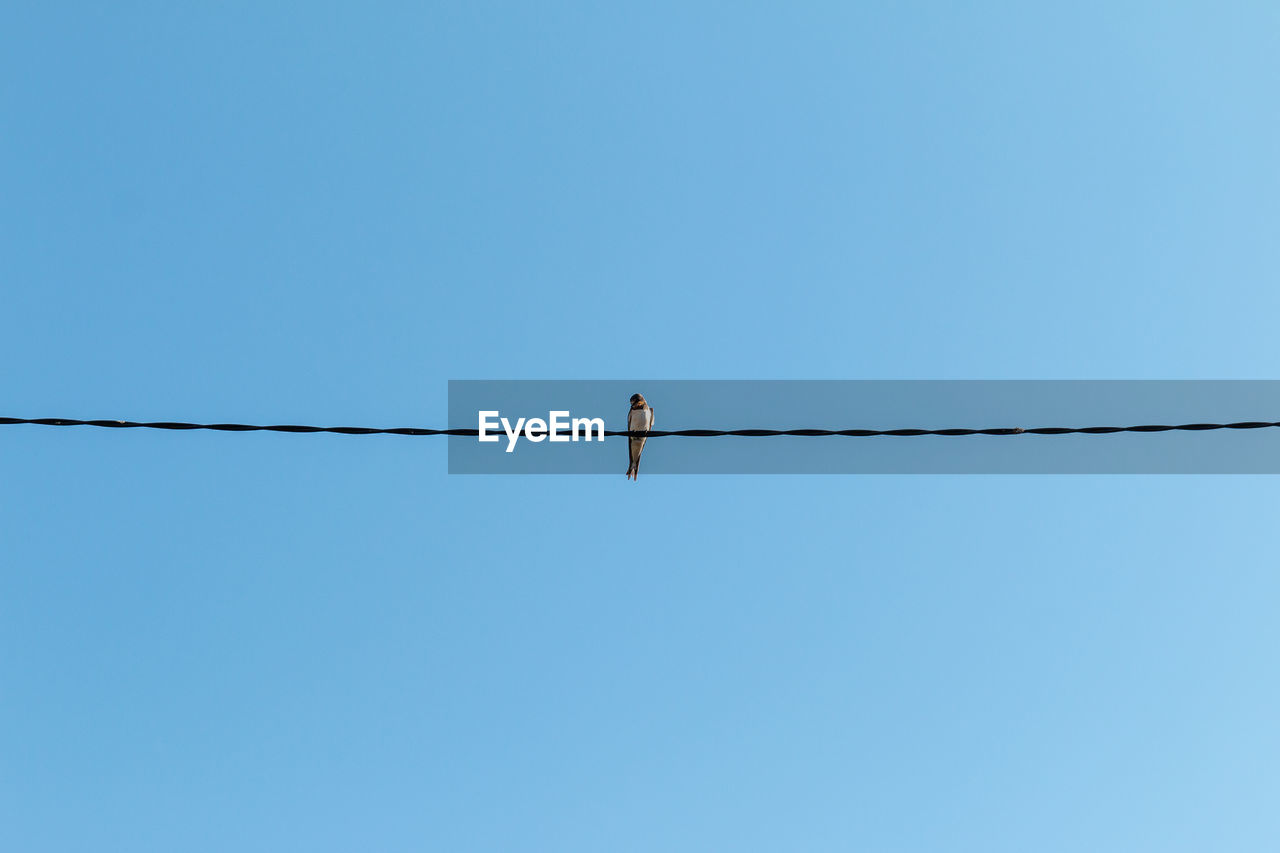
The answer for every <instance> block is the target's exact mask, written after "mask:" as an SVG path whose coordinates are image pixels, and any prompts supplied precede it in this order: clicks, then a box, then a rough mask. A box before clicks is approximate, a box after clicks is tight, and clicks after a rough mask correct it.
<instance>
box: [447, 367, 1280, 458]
mask: <svg viewBox="0 0 1280 853" xmlns="http://www.w3.org/2000/svg"><path fill="white" fill-rule="evenodd" d="M636 393H640V394H643V395H644V397H645V399H646V400H648V402H649V404H650V405H651V406H652V407H653V410H654V414H655V421H654V425H653V429H654V430H683V429H711V430H731V429H778V430H789V429H828V430H841V429H862V430H895V429H928V430H936V429H954V428H968V429H989V428H993V429H1010V428H1021V429H1024V430H1025V429H1032V428H1041V427H1071V428H1079V427H1128V426H1135V425H1183V424H1231V423H1240V422H1272V421H1276V420H1280V381H1277V380H681V379H677V380H672V379H665V380H638V379H634V380H633V379H629V380H612V379H610V380H450V382H449V427H450V428H451V429H472V430H479V429H484V431H485V433H486V434H485V436H484V439H485V440H481V437H480V436H450V437H449V438H448V439H447V441H448V443H449V473H451V474H612V475H615V476H621V475H622V474H623V473H624V472H625V471H626V469H627V464H628V438H627V437H626V436H611V437H607V438H600V436H599V432H600V428H601V427H603V429H605V430H614V431H625V430H626V429H627V421H626V416H627V411H628V409H629V399H630V397H631V395H632V394H636ZM504 420H505V423H504ZM482 421H483V423H482ZM553 421H554V422H555V423H556V425H557V427H558V429H557V430H556V436H555V440H552V439H550V438H549V437H548V436H547V432H548V427H549V425H550V423H551V422H553ZM575 422H576V423H575ZM575 425H576V427H577V428H576V436H575V435H574V433H575V429H574V427H575ZM1275 473H1280V428H1271V427H1264V428H1246V429H1239V428H1235V429H1202V430H1192V431H1180V430H1174V431H1166V432H1118V433H1109V434H1074V435H1037V434H1028V433H1020V434H1011V435H969V436H934V435H926V436H874V437H851V436H825V437H802V436H769V437H741V436H714V437H685V436H661V437H660V436H653V437H650V438H649V439H648V441H647V443H646V445H645V447H644V452H643V455H642V457H641V463H640V475H641V476H642V477H643V476H648V475H653V474H1275Z"/></svg>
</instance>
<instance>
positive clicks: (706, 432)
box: [0, 418, 1280, 438]
mask: <svg viewBox="0 0 1280 853" xmlns="http://www.w3.org/2000/svg"><path fill="white" fill-rule="evenodd" d="M12 424H34V425H37V426H93V427H107V428H110V429H170V430H191V429H206V430H217V431H219V432H300V433H301V432H328V433H337V434H339V435H453V436H478V435H479V434H480V430H478V429H428V428H425V427H390V428H377V427H349V426H337V427H320V426H304V425H299V424H270V425H256V424H196V423H185V422H182V421H113V420H92V421H84V420H77V419H75V418H0V426H8V425H12ZM1270 427H1280V421H1237V422H1235V423H1226V424H1211V423H1206V424H1142V425H1139V426H1091V427H1031V428H1023V427H996V428H990V429H962V428H957V429H654V430H649V431H647V432H646V431H643V430H640V431H637V430H616V429H614V430H605V431H604V434H605V435H606V436H627V437H628V438H666V437H669V436H676V437H683V438H718V437H722V436H741V437H747V438H772V437H775V436H784V435H785V436H803V437H814V438H825V437H828V436H848V437H852V438H868V437H872V436H901V437H913V436H920V435H941V436H962V435H1108V434H1111V433H1117V432H1171V431H1184V432H1203V431H1205V430H1215V429H1267V428H1270ZM490 434H491V435H498V434H499V433H490ZM556 435H557V436H560V435H563V436H565V437H568V435H569V433H567V432H566V433H556Z"/></svg>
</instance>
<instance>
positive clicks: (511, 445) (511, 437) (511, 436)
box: [502, 418, 524, 453]
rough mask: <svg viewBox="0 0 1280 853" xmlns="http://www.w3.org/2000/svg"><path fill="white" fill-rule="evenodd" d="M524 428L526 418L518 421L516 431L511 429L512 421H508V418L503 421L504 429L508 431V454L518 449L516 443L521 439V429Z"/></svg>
mask: <svg viewBox="0 0 1280 853" xmlns="http://www.w3.org/2000/svg"><path fill="white" fill-rule="evenodd" d="M523 426H524V418H520V419H519V420H517V421H516V428H515V429H512V428H511V422H510V421H508V420H507V419H506V418H503V419H502V428H503V429H504V430H506V431H507V442H508V444H507V452H508V453H510V452H511V451H513V450H515V449H516V441H517V440H519V438H520V428H521V427H523Z"/></svg>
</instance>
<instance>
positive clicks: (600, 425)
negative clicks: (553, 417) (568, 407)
mask: <svg viewBox="0 0 1280 853" xmlns="http://www.w3.org/2000/svg"><path fill="white" fill-rule="evenodd" d="M494 414H495V415H496V414H497V412H494ZM553 414H554V413H553ZM565 414H566V415H567V414H569V413H568V412H565ZM582 427H585V428H586V430H587V437H586V440H587V441H590V440H591V430H593V429H596V430H599V431H600V434H599V437H598V438H597V439H596V440H597V441H604V418H574V419H573V440H574V441H577V440H578V430H579V429H580V428H582ZM494 441H497V439H494Z"/></svg>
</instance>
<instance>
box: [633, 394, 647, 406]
mask: <svg viewBox="0 0 1280 853" xmlns="http://www.w3.org/2000/svg"><path fill="white" fill-rule="evenodd" d="M643 405H644V397H642V396H640V395H639V394H632V395H631V408H633V409H638V408H640V407H641V406H643Z"/></svg>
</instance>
